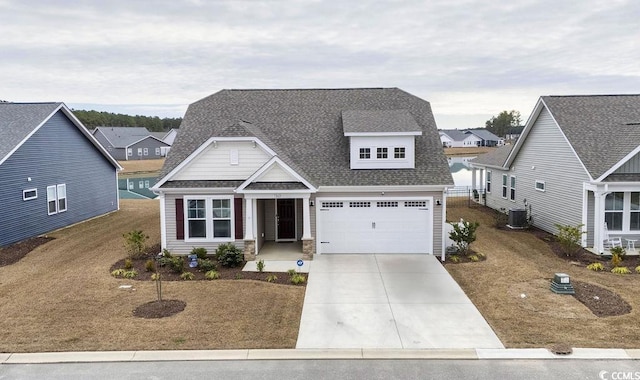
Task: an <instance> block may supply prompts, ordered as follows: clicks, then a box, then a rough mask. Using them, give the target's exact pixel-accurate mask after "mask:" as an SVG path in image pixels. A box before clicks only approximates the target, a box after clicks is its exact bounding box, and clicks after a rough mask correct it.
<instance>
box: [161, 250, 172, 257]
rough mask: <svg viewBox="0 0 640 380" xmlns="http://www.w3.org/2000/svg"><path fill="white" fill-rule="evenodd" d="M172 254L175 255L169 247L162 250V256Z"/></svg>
mask: <svg viewBox="0 0 640 380" xmlns="http://www.w3.org/2000/svg"><path fill="white" fill-rule="evenodd" d="M171 256H173V255H172V254H171V251H169V250H168V249H166V248H164V249H163V250H162V257H171Z"/></svg>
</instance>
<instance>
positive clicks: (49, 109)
mask: <svg viewBox="0 0 640 380" xmlns="http://www.w3.org/2000/svg"><path fill="white" fill-rule="evenodd" d="M61 104H62V103H0V162H1V161H3V160H4V159H5V157H6V156H7V155H8V154H9V153H10V152H11V151H12V150H13V149H14V148H15V147H16V146H17V145H18V144H19V143H20V142H21V141H22V140H24V139H25V137H27V136H28V135H29V134H30V133H31V132H32V131H33V130H34V129H35V128H36V127H38V126H39V125H40V124H42V122H43V121H45V119H46V118H47V117H48V116H50V115H51V114H52V113H53V111H55V110H56V109H57V108H58V107H60V105H61Z"/></svg>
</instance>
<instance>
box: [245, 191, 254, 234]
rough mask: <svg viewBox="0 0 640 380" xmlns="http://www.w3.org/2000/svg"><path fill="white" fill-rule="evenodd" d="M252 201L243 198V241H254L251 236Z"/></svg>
mask: <svg viewBox="0 0 640 380" xmlns="http://www.w3.org/2000/svg"><path fill="white" fill-rule="evenodd" d="M253 219H254V218H253V199H252V198H247V197H245V198H244V240H255V236H254V234H253Z"/></svg>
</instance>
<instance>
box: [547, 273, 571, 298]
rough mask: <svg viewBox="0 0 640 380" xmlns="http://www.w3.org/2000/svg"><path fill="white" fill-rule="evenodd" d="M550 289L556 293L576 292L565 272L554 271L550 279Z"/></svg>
mask: <svg viewBox="0 0 640 380" xmlns="http://www.w3.org/2000/svg"><path fill="white" fill-rule="evenodd" d="M551 291H552V292H554V293H557V294H576V291H575V289H574V288H573V285H572V284H571V280H570V279H569V275H568V274H566V273H556V274H555V275H554V276H553V280H552V281H551Z"/></svg>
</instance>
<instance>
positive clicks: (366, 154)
mask: <svg viewBox="0 0 640 380" xmlns="http://www.w3.org/2000/svg"><path fill="white" fill-rule="evenodd" d="M359 153H360V159H361V160H368V159H370V158H371V148H360V151H359Z"/></svg>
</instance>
